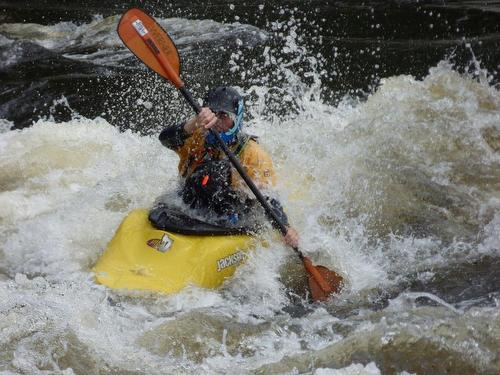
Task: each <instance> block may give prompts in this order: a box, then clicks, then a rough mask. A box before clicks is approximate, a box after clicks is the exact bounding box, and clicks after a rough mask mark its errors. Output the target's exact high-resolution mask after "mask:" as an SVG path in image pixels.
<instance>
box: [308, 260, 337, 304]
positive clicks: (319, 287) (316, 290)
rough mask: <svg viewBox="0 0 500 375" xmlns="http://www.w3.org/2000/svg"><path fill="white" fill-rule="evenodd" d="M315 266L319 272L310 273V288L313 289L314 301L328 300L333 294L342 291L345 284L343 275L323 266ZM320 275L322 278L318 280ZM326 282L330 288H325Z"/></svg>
mask: <svg viewBox="0 0 500 375" xmlns="http://www.w3.org/2000/svg"><path fill="white" fill-rule="evenodd" d="M313 267H314V269H315V270H316V271H317V273H316V272H315V273H314V274H311V273H309V289H311V295H312V298H313V300H314V301H326V300H327V299H328V298H329V297H330V295H331V294H337V293H340V291H341V289H342V286H343V284H344V279H343V278H342V277H341V276H339V275H338V274H337V273H336V272H333V271H330V270H329V269H328V268H326V267H323V266H313ZM318 274H319V276H318ZM319 277H321V280H318V278H319ZM324 283H326V284H328V288H324ZM325 289H327V290H325Z"/></svg>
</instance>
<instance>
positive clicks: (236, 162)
mask: <svg viewBox="0 0 500 375" xmlns="http://www.w3.org/2000/svg"><path fill="white" fill-rule="evenodd" d="M179 90H180V92H181V94H182V95H183V96H184V98H185V99H186V101H187V102H188V103H189V105H190V106H191V107H192V108H193V109H194V110H195V112H196V114H198V113H200V111H201V106H200V105H199V104H198V102H197V101H196V100H195V99H194V98H193V96H192V95H191V93H190V92H189V91H188V90H187V89H186V88H185V87H184V86H183V87H181V88H180V89H179ZM209 131H210V132H211V133H212V134H213V135H214V136H215V138H216V139H217V142H218V143H219V146H220V147H221V148H222V151H224V153H225V154H226V155H227V157H228V158H229V160H230V161H231V163H232V164H233V166H234V167H235V168H236V170H237V171H238V173H239V174H240V176H241V178H242V179H243V180H244V181H245V183H246V184H247V185H248V187H249V188H250V190H252V192H253V193H254V195H255V197H256V198H257V200H258V201H259V202H260V204H261V205H262V207H264V209H265V210H266V214H267V215H268V217H270V218H271V220H273V221H274V222H275V223H276V224H277V225H278V227H279V230H280V232H281V234H283V235H285V234H286V232H287V231H288V229H287V227H286V226H285V224H283V222H282V221H281V219H280V218H279V217H278V215H276V212H274V210H273V209H272V207H271V205H270V204H269V202H268V201H267V199H266V198H264V196H263V195H262V193H261V192H260V190H259V189H258V188H257V186H255V184H254V182H253V181H252V180H251V179H250V177H249V176H248V175H247V173H246V172H245V170H244V169H243V167H242V166H241V164H240V161H239V160H238V159H237V158H236V156H234V154H233V153H232V152H231V150H230V149H229V147H227V145H226V144H225V143H224V141H223V140H222V138H221V137H220V135H219V133H218V132H217V131H215V130H212V129H210V130H209ZM294 250H296V251H297V252H299V251H298V249H295V248H294ZM299 254H300V255H302V254H301V253H300V252H299Z"/></svg>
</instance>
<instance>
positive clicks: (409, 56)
mask: <svg viewBox="0 0 500 375" xmlns="http://www.w3.org/2000/svg"><path fill="white" fill-rule="evenodd" d="M134 5H135V6H140V7H143V8H145V9H147V10H148V11H150V12H151V13H152V14H153V15H154V16H155V17H156V18H157V19H158V20H159V22H160V24H161V25H162V26H163V27H164V28H165V29H166V30H168V31H169V33H170V35H171V36H172V39H173V40H174V42H175V43H176V45H177V47H178V49H179V53H180V56H181V59H182V74H183V77H184V79H185V81H186V82H187V84H188V86H189V87H190V89H191V90H192V91H193V93H194V95H195V96H196V97H202V96H203V95H204V93H205V92H206V90H207V89H208V88H209V87H212V86H214V85H217V84H219V83H225V84H230V85H233V86H235V87H237V88H239V89H240V90H241V91H242V92H244V93H245V100H246V117H245V127H246V130H247V131H248V132H250V133H252V134H255V135H258V136H259V137H260V142H261V144H262V145H263V146H264V147H265V148H266V149H267V150H269V152H270V153H271V154H272V156H273V159H274V162H275V167H276V170H277V173H278V176H279V184H278V186H277V190H278V193H279V194H280V196H281V199H282V201H283V203H284V205H285V207H286V211H287V212H288V215H289V218H290V221H291V222H292V223H293V225H294V226H295V227H296V228H297V229H298V230H299V232H300V234H301V248H302V249H303V251H304V253H306V254H307V255H308V256H310V257H311V258H312V259H313V260H314V262H316V263H318V264H323V265H325V266H327V267H329V268H331V269H333V270H335V271H336V272H338V273H340V274H341V275H343V277H344V278H345V280H346V287H345V289H344V291H343V293H342V294H340V295H339V296H335V297H334V298H332V299H331V300H329V301H328V302H326V303H312V302H311V301H310V300H309V298H308V294H307V291H306V288H305V275H304V271H303V269H302V266H301V264H300V262H299V261H298V260H297V258H296V256H295V255H294V253H293V252H292V251H291V250H290V249H287V248H286V247H285V246H284V245H283V244H282V243H281V242H280V241H279V240H277V239H276V238H275V237H273V236H271V235H269V238H267V242H268V246H267V247H262V248H257V249H256V250H255V251H254V252H252V253H251V255H250V256H249V258H248V259H247V261H246V262H245V264H243V265H242V266H241V267H240V268H239V269H238V270H237V272H236V274H235V276H234V277H233V278H231V279H228V280H226V282H225V283H224V284H223V286H222V287H221V288H219V289H217V290H206V289H201V288H196V287H188V288H186V289H185V290H183V291H182V292H181V293H179V294H177V295H173V296H165V295H160V294H154V293H141V292H134V291H117V290H111V289H108V288H106V287H104V286H102V285H98V284H96V283H95V282H94V278H93V274H92V272H91V268H92V266H93V265H94V264H95V262H96V261H97V259H98V258H99V256H100V255H101V254H102V252H103V250H104V249H105V248H106V244H107V243H108V241H109V240H110V239H111V238H112V236H113V234H114V232H115V230H116V228H117V227H118V225H119V224H120V222H121V221H122V220H123V218H124V217H125V216H126V215H127V213H128V212H129V211H131V210H132V209H135V208H139V207H151V205H152V204H153V202H154V201H155V199H156V198H157V197H159V196H161V195H162V194H164V193H166V192H169V191H172V190H173V189H174V188H175V187H176V184H177V161H178V158H177V156H176V155H175V154H174V153H173V152H171V151H168V150H166V149H165V148H163V147H162V146H161V144H160V143H159V141H158V139H157V135H158V133H159V132H160V131H161V129H162V128H163V127H164V126H165V125H166V124H170V123H173V122H176V121H180V120H182V119H184V118H186V116H189V115H190V111H189V108H188V107H187V105H186V104H185V103H183V101H182V98H181V97H179V95H178V94H177V93H176V92H175V90H174V89H173V88H172V86H170V85H169V84H167V83H166V82H164V81H162V80H161V79H160V78H158V77H156V76H155V75H154V74H152V73H151V72H149V71H147V70H146V69H145V68H143V66H142V65H141V64H140V63H139V62H138V61H137V60H136V59H135V57H134V56H132V55H131V54H130V53H129V52H128V50H127V49H126V48H125V47H124V46H123V45H122V43H121V41H120V40H119V38H118V36H117V35H116V33H115V30H116V26H117V22H118V19H119V17H120V14H121V13H122V12H123V11H124V10H126V9H127V8H129V7H130V6H134ZM499 70H500V3H499V2H497V1H484V2H483V1H481V2H475V1H446V2H444V1H394V2H391V1H385V2H376V1H365V2H361V1H348V2H321V1H316V0H310V1H282V2H274V1H271V2H264V1H253V0H252V1H245V2H242V1H220V2H215V1H208V2H206V1H190V2H187V1H184V0H182V1H180V0H177V1H172V2H168V3H167V2H163V1H149V2H140V1H138V2H132V1H109V0H101V1H93V0H92V1H85V2H83V1H53V0H44V1H37V2H19V1H5V0H0V373H1V374H193V373H197V374H228V373H238V374H302V373H307V374H318V375H320V374H321V375H324V374H336V375H339V374H370V375H375V374H401V375H402V374H405V375H406V374H492V375H493V374H498V373H500V349H499V348H500V309H499V303H500V272H499V270H500V91H499V90H500V83H499V75H498V71H499ZM200 250H203V249H200Z"/></svg>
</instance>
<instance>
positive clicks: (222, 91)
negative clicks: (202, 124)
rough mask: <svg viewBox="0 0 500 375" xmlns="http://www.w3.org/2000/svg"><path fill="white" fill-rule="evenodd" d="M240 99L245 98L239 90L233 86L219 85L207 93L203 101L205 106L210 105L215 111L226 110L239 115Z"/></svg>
mask: <svg viewBox="0 0 500 375" xmlns="http://www.w3.org/2000/svg"><path fill="white" fill-rule="evenodd" d="M240 101H243V98H242V97H241V95H240V94H239V93H238V91H236V90H235V89H233V88H232V87H228V86H219V87H216V88H213V89H211V90H210V91H209V92H208V93H207V96H206V97H205V100H204V101H203V106H205V107H209V108H210V109H211V110H212V111H214V112H226V113H233V114H235V115H237V113H238V107H239V102H240Z"/></svg>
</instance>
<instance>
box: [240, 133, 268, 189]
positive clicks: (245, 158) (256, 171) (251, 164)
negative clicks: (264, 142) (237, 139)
mask: <svg viewBox="0 0 500 375" xmlns="http://www.w3.org/2000/svg"><path fill="white" fill-rule="evenodd" d="M239 159H240V162H241V165H242V166H243V168H244V169H245V172H247V174H248V176H249V177H250V178H251V179H252V181H253V182H254V183H255V185H257V187H259V188H262V189H265V188H270V187H273V186H275V185H276V174H275V173H274V166H273V161H272V159H271V156H270V155H269V154H268V153H267V152H266V151H264V149H263V148H262V147H261V146H260V145H259V144H258V143H257V142H255V141H254V140H251V141H249V142H248V144H247V145H246V146H245V148H244V149H243V151H242V152H241V154H240V157H239ZM233 187H234V188H236V189H245V188H246V183H245V181H243V179H242V178H241V177H240V175H239V174H238V172H237V171H236V170H235V171H234V172H233Z"/></svg>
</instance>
